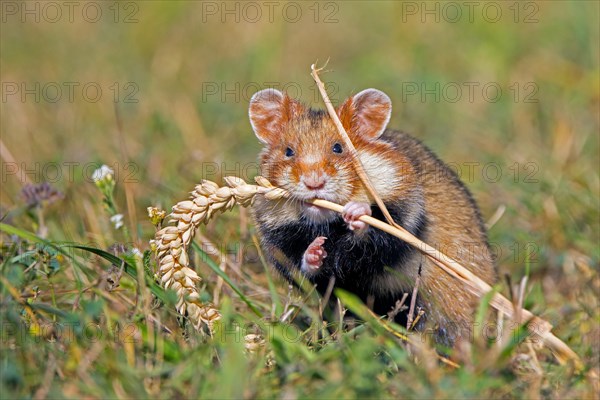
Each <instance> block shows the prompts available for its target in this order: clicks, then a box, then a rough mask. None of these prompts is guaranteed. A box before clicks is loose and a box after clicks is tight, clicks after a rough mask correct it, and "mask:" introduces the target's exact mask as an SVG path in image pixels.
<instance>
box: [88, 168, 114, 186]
mask: <svg viewBox="0 0 600 400" xmlns="http://www.w3.org/2000/svg"><path fill="white" fill-rule="evenodd" d="M114 174H115V171H114V170H113V169H112V168H111V167H109V166H108V165H106V164H102V166H101V167H100V168H98V169H97V170H95V171H94V173H93V175H92V179H93V180H94V182H96V183H97V182H100V181H103V180H112V177H113V175H114Z"/></svg>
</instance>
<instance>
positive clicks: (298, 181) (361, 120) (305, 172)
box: [249, 89, 392, 223]
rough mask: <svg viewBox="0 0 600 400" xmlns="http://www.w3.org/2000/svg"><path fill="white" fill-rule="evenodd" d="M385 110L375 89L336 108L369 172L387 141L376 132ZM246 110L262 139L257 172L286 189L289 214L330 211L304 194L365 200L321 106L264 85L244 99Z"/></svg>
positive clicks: (323, 217)
mask: <svg viewBox="0 0 600 400" xmlns="http://www.w3.org/2000/svg"><path fill="white" fill-rule="evenodd" d="M391 110H392V106H391V101H390V99H389V97H388V96H387V95H386V94H385V93H383V92H381V91H379V90H375V89H367V90H364V91H362V92H360V93H358V94H356V95H355V96H353V97H351V98H349V99H348V100H346V101H345V102H344V103H343V104H342V105H341V106H340V107H338V109H337V110H336V111H337V114H338V116H339V118H340V121H341V122H342V125H343V126H344V129H345V130H346V132H347V133H348V135H349V136H350V139H351V140H352V143H353V144H354V146H355V147H356V149H357V152H358V154H359V157H360V159H361V161H362V162H363V165H364V167H365V169H366V170H367V173H368V174H369V175H370V176H371V177H373V175H377V173H378V172H381V171H376V170H377V166H383V165H384V164H385V162H383V161H382V160H383V158H381V157H384V155H385V154H386V153H389V152H390V148H389V145H388V144H387V143H384V142H382V141H378V138H379V137H380V135H381V134H382V133H383V131H384V130H385V128H386V126H387V123H388V121H389V119H390V115H391ZM249 116H250V123H251V124H252V128H253V130H254V133H255V134H256V137H257V138H258V139H259V140H260V142H261V143H262V144H263V145H264V148H263V151H262V152H261V154H260V164H261V174H262V175H263V176H265V177H266V178H267V179H269V180H270V181H271V183H273V184H274V185H276V186H278V187H281V188H284V189H286V190H288V191H289V193H290V194H291V199H290V200H291V201H290V202H287V203H290V204H286V206H287V207H291V208H293V211H292V210H290V212H291V213H292V214H294V213H295V214H296V215H295V217H302V216H304V217H305V218H306V219H307V220H308V221H309V222H312V223H319V222H325V221H329V220H331V219H332V218H334V217H335V214H334V213H333V212H331V211H327V210H323V209H321V208H319V207H316V206H313V205H310V204H307V203H304V202H303V201H305V200H310V199H315V198H320V199H324V200H329V201H332V202H335V203H338V204H345V203H347V202H348V201H351V200H354V201H367V197H366V191H365V190H364V189H363V187H362V183H361V182H360V179H359V178H358V175H357V174H356V172H355V169H354V167H353V164H352V156H351V154H350V151H349V149H348V148H347V147H346V145H345V144H344V142H343V140H342V139H341V138H340V135H339V133H338V131H337V129H336V127H335V125H334V123H333V121H332V120H331V118H330V116H329V115H328V114H327V112H326V111H323V110H313V109H310V108H308V107H306V106H304V105H303V104H301V103H300V102H298V101H296V100H295V99H292V98H290V97H289V96H288V95H287V94H284V93H281V92H280V91H278V90H275V89H265V90H262V91H260V92H257V93H256V94H255V95H254V96H253V97H252V99H251V100H250V107H249ZM368 165H373V166H375V167H376V168H375V170H373V168H369V167H368ZM370 170H371V171H370ZM373 179H377V177H376V176H375V177H373ZM294 200H295V201H294ZM298 214H300V215H298Z"/></svg>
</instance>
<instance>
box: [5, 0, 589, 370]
mask: <svg viewBox="0 0 600 400" xmlns="http://www.w3.org/2000/svg"><path fill="white" fill-rule="evenodd" d="M599 12H600V7H599V3H598V2H596V1H571V2H569V1H552V2H550V1H539V2H538V1H536V2H529V1H526V2H512V1H509V2H470V3H469V2H452V3H444V2H400V1H346V2H315V1H307V2H279V1H275V2H236V1H227V2H221V1H217V2H211V1H206V2H202V1H173V2H168V1H139V2H112V1H108V2H73V4H72V5H66V4H64V3H63V2H57V3H53V2H26V3H23V2H10V1H9V2H2V24H1V39H0V45H1V49H0V50H1V54H0V67H1V81H2V102H1V104H0V106H1V125H0V126H1V139H2V142H3V143H4V151H3V154H2V158H3V159H2V162H3V164H2V181H1V184H2V191H1V198H0V200H1V206H2V214H3V215H4V214H5V213H6V212H8V211H12V212H13V213H12V214H10V221H8V220H7V222H10V223H14V224H15V225H18V226H21V227H23V228H25V229H29V230H34V228H35V226H34V225H33V223H32V222H31V220H30V219H28V218H27V216H25V215H23V214H19V213H18V212H14V210H18V209H19V208H20V207H22V206H23V199H22V197H21V196H20V190H21V187H22V183H23V182H22V181H23V179H19V178H20V177H23V176H24V175H26V178H27V179H28V180H29V181H30V182H33V183H41V182H43V181H51V182H52V183H53V185H54V186H55V187H56V188H58V189H59V190H60V191H62V192H64V193H65V198H64V199H63V200H62V201H60V202H57V203H55V204H53V205H52V208H50V209H49V211H48V215H47V216H46V219H47V222H46V223H47V224H48V227H49V236H50V237H51V238H52V239H53V240H75V241H81V242H84V243H89V242H94V243H99V244H102V245H108V244H111V243H112V242H113V241H114V240H115V239H114V238H113V237H112V236H111V235H113V234H114V232H113V231H111V227H110V223H109V222H108V219H107V218H106V217H105V214H103V213H104V211H103V210H102V203H101V199H100V198H99V195H98V193H97V189H96V188H95V187H94V185H93V184H92V183H91V179H90V178H91V173H92V172H93V170H94V169H95V167H98V166H99V165H100V164H107V165H109V166H112V167H113V168H114V169H115V171H116V174H117V175H116V177H117V198H118V201H119V202H120V203H121V204H122V209H123V210H127V211H126V212H125V220H126V225H127V226H128V227H129V228H130V230H131V232H132V234H133V238H134V240H135V242H136V245H137V246H139V247H141V248H143V249H144V248H147V240H148V239H150V238H151V237H152V235H153V232H154V227H153V226H152V225H151V224H150V223H149V222H148V221H147V218H146V207H147V206H149V205H160V206H162V207H163V208H165V209H169V207H170V206H171V205H172V204H174V203H175V202H176V201H178V200H180V199H182V198H184V197H185V196H186V193H187V192H188V191H189V190H191V189H192V188H193V186H194V185H195V184H196V183H197V182H199V181H200V179H203V178H207V179H211V180H216V181H220V180H221V178H222V176H225V175H231V174H233V175H239V176H241V177H243V178H246V179H249V178H251V175H252V174H253V173H255V171H256V168H255V164H254V163H255V161H256V156H257V153H258V151H259V150H260V146H259V144H258V141H257V140H256V139H255V137H254V135H253V132H252V130H251V128H250V124H249V122H248V118H247V106H248V101H249V99H250V97H251V96H252V94H253V93H254V92H255V91H257V90H258V89H263V88H266V87H271V86H272V87H276V88H278V89H287V90H288V91H289V93H290V94H291V95H294V96H297V97H299V98H300V99H302V100H303V101H304V102H306V103H308V104H311V105H313V106H315V107H321V106H322V101H321V100H320V97H319V96H318V93H317V91H316V88H315V86H314V83H313V81H312V78H311V77H310V65H311V64H312V63H314V62H316V61H318V62H319V64H323V63H324V62H325V61H326V60H329V64H328V67H327V69H328V71H329V72H327V73H325V74H323V75H322V78H323V79H324V80H325V81H327V84H328V88H329V90H330V95H331V97H332V99H333V100H334V102H341V101H343V100H344V99H345V98H346V97H348V96H351V95H352V94H354V93H357V92H358V91H360V90H362V89H365V88H368V87H374V88H378V89H381V90H383V91H384V92H386V93H387V94H388V95H389V96H390V97H391V99H392V102H393V107H394V110H393V115H392V119H391V122H390V127H394V128H397V129H402V130H405V131H408V132H410V133H412V134H414V135H415V136H417V137H418V138H420V139H421V140H423V141H424V142H425V143H426V144H427V145H429V146H430V147H431V148H432V149H433V150H434V151H435V152H436V153H437V154H438V155H439V156H440V158H442V159H443V160H445V161H446V162H448V163H450V164H451V165H452V166H454V167H455V169H457V170H458V172H459V173H460V175H461V177H462V178H463V180H464V181H465V183H466V184H467V185H468V186H469V188H470V189H471V190H472V192H473V194H474V196H475V198H476V199H477V201H478V202H479V204H480V207H481V209H482V213H483V216H484V219H485V220H487V221H489V220H490V219H494V220H495V221H494V222H495V224H494V225H493V227H492V228H491V230H490V240H491V241H492V242H493V243H494V244H495V245H496V246H497V248H498V249H500V250H499V254H498V255H499V268H500V272H501V275H504V274H509V275H512V276H513V277H516V278H517V279H518V278H519V277H520V276H522V275H523V274H524V273H525V270H526V268H527V267H528V268H531V273H532V275H533V278H531V280H530V282H533V283H532V284H533V285H534V287H536V288H537V289H536V290H537V291H538V292H539V293H542V295H540V297H539V299H543V301H542V300H540V301H539V302H538V303H536V304H535V305H533V308H534V311H536V312H537V313H540V314H542V316H544V317H545V318H548V319H549V320H550V322H552V323H554V324H555V325H557V330H558V333H559V335H560V334H561V333H562V334H563V335H564V336H567V337H570V336H571V335H575V336H576V341H577V342H578V343H579V344H581V345H582V346H592V348H593V350H589V352H588V355H590V356H593V359H595V360H596V361H597V360H598V358H597V357H598V342H599V340H600V339H599V338H598V336H599V335H600V330H599V329H598V327H597V322H598V319H597V318H598V314H597V313H596V314H594V315H595V316H594V321H595V324H592V325H591V326H589V325H588V328H586V329H587V330H586V331H585V332H580V333H576V334H573V333H569V329H570V328H569V327H570V326H571V325H572V324H577V323H579V322H577V321H580V318H584V317H582V316H581V315H582V314H581V312H583V311H582V310H589V309H593V308H595V307H597V306H598V297H597V292H596V290H598V289H600V283H599V281H598V260H599V258H600V253H599V246H598V244H599V241H600V227H599V218H600V215H599V192H600V181H599V176H598V174H599V167H600V160H599V141H598V138H599V124H600V122H599V100H600V99H599V92H600V90H599V87H600V78H599V48H600V46H599V38H600V33H599V26H600V24H599V22H600V21H599ZM71 87H72V88H73V91H72V92H71V90H70V88H71ZM57 88H58V90H59V91H58V92H57ZM98 88H99V89H100V92H97V89H98ZM59 95H60V96H59ZM15 165H17V166H19V167H20V168H21V169H23V170H26V171H23V170H22V171H21V172H19V171H17V170H15V168H14V166H15ZM24 172H26V173H24ZM126 203H127V204H128V206H127V207H126V206H125V204H126ZM494 214H496V216H497V217H499V219H498V218H493V217H492V216H493V215H494ZM103 215H104V217H103ZM226 223H229V224H230V226H229V227H227V226H226V227H225V228H224V229H222V230H220V231H219V232H220V233H219V234H223V235H224V234H226V233H228V232H232V231H236V230H237V229H238V225H237V222H236V220H235V219H233V220H226ZM109 232H113V233H109ZM215 236H218V235H217V234H215ZM215 239H216V238H215ZM594 292H595V293H596V295H594V294H593V293H594ZM582 304H583V305H582ZM585 315H587V314H585ZM585 318H587V317H585ZM585 318H584V319H585ZM585 348H586V349H589V347H585ZM586 351H588V350H586Z"/></svg>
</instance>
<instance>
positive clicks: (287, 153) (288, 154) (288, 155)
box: [285, 147, 294, 157]
mask: <svg viewBox="0 0 600 400" xmlns="http://www.w3.org/2000/svg"><path fill="white" fill-rule="evenodd" d="M293 155H294V150H292V149H290V148H289V147H288V148H286V149H285V156H286V157H292V156H293Z"/></svg>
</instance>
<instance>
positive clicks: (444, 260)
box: [311, 64, 583, 369]
mask: <svg viewBox="0 0 600 400" xmlns="http://www.w3.org/2000/svg"><path fill="white" fill-rule="evenodd" d="M324 68H325V66H324V67H322V68H317V67H315V64H312V65H311V75H312V77H313V79H314V80H315V83H316V84H317V87H318V88H319V91H320V93H321V96H322V97H323V101H324V103H325V107H326V108H327V112H328V113H329V115H330V117H331V119H332V120H333V122H334V124H335V126H336V128H337V130H338V132H339V134H340V136H341V138H342V139H343V141H344V143H345V145H346V146H347V147H348V148H349V149H350V154H351V155H352V158H353V162H354V166H355V169H356V172H357V174H358V176H359V177H360V179H361V181H362V182H363V184H364V185H365V187H366V188H367V190H368V191H369V193H370V194H371V196H372V197H373V199H374V200H375V202H376V203H377V205H378V206H379V208H380V209H381V210H382V212H383V214H384V216H385V217H386V220H387V221H388V222H389V223H390V225H388V224H386V223H384V222H382V221H379V220H377V219H374V218H372V217H368V216H364V217H361V218H360V220H362V221H363V222H366V223H368V224H369V225H371V226H374V227H376V228H378V229H381V230H383V231H384V232H387V233H389V234H391V235H394V236H396V237H398V238H399V239H402V240H403V241H405V242H407V243H408V244H410V245H411V246H413V247H415V248H416V249H417V250H419V251H420V252H422V253H423V254H425V255H426V256H427V257H428V258H429V259H431V260H432V261H433V262H434V264H435V265H437V266H438V267H440V268H441V269H443V270H444V271H445V272H446V273H448V274H450V275H452V276H453V277H455V278H456V279H458V280H460V281H461V282H462V283H463V284H464V285H465V287H467V289H468V290H470V291H471V292H473V293H475V294H476V295H477V296H479V297H482V296H483V295H485V294H486V293H488V292H489V291H491V290H492V288H491V286H490V285H488V284H487V283H485V282H484V281H483V280H482V279H481V278H479V277H478V276H476V275H475V274H473V273H472V272H471V271H469V270H468V269H466V268H465V267H463V266H462V265H461V264H460V263H458V262H457V261H456V260H453V259H452V258H450V257H448V256H447V255H445V254H444V253H442V252H440V251H439V250H437V249H435V248H433V247H432V246H429V245H428V244H427V243H425V242H423V241H421V240H419V239H418V238H416V237H415V236H413V235H412V234H411V233H410V232H408V231H407V230H406V229H404V228H403V227H401V226H399V225H398V224H396V223H395V222H394V221H393V220H392V217H391V216H390V214H389V212H388V211H387V209H386V207H385V204H383V201H382V200H381V198H380V197H379V195H378V194H377V193H376V191H375V189H374V188H373V186H372V185H371V183H370V181H369V178H368V176H367V174H366V173H365V170H364V168H363V166H362V164H361V162H360V160H359V158H358V156H357V151H356V149H355V147H354V145H353V144H352V141H351V140H350V137H349V136H348V134H347V133H346V131H345V129H344V127H343V125H342V123H341V121H340V119H339V117H338V115H337V113H336V112H335V109H334V107H333V104H332V103H331V100H330V99H329V96H328V95H327V91H326V90H325V85H324V84H323V82H322V81H321V79H320V78H319V72H320V71H322V70H323V69H324ZM312 203H313V204H315V205H317V206H319V207H323V208H327V209H330V210H333V211H336V212H340V213H341V212H342V210H343V207H342V206H340V205H337V204H333V203H330V202H327V201H325V200H319V199H316V200H314V201H312ZM490 304H491V305H492V306H493V307H494V308H495V309H497V310H498V311H500V312H502V313H503V314H506V315H507V316H508V317H509V318H510V319H512V320H514V321H516V322H517V323H519V324H521V323H523V322H524V321H527V322H528V325H527V326H528V328H529V331H530V332H531V333H532V334H533V335H534V336H537V337H539V338H541V339H542V341H543V342H544V344H545V345H546V346H548V347H549V348H550V349H551V350H552V352H553V353H554V355H555V356H556V358H557V359H558V360H559V362H561V363H564V362H566V361H567V360H572V361H573V362H574V364H575V366H576V367H577V368H578V369H583V363H582V362H581V360H580V359H579V357H578V356H577V354H576V353H575V352H574V351H573V350H571V348H569V346H567V345H566V344H565V343H564V342H562V341H561V340H560V339H559V338H557V337H556V336H554V335H553V334H552V333H551V332H550V330H551V329H552V325H550V323H548V322H547V321H544V320H543V319H541V318H538V317H536V316H535V315H533V314H532V313H530V312H529V311H527V310H525V309H522V308H521V307H520V305H518V306H515V305H514V304H513V303H511V302H510V301H509V300H508V299H506V298H505V297H504V296H502V295H501V294H498V293H496V294H495V295H494V297H493V298H492V300H491V302H490Z"/></svg>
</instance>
